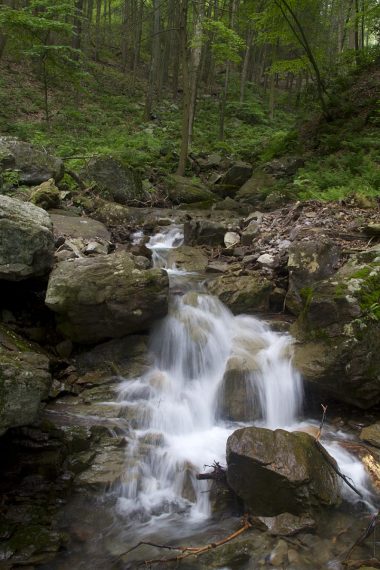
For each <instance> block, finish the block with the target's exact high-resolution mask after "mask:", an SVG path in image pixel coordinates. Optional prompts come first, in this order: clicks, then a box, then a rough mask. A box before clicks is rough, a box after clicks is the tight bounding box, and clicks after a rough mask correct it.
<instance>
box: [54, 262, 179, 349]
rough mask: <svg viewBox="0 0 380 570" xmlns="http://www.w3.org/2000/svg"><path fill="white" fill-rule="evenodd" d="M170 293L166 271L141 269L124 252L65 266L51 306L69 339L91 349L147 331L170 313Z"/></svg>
mask: <svg viewBox="0 0 380 570" xmlns="http://www.w3.org/2000/svg"><path fill="white" fill-rule="evenodd" d="M168 290H169V282H168V276H167V274H166V273H165V272H164V271H162V270H160V269H149V270H146V271H144V270H140V269H138V268H137V267H136V264H135V258H134V256H132V255H130V254H128V253H125V252H120V253H114V254H111V255H106V256H97V257H91V258H86V259H76V260H73V261H64V262H62V263H59V264H58V265H57V267H56V268H55V269H54V270H53V272H52V273H51V275H50V279H49V284H48V289H47V293H46V299H45V302H46V305H47V306H48V307H49V308H50V309H51V310H52V311H54V312H55V313H57V324H58V328H59V330H60V331H61V332H62V333H63V334H64V335H65V336H66V337H67V338H70V339H71V340H73V341H74V342H78V343H83V344H91V343H97V342H100V341H102V340H106V339H108V338H118V337H122V336H125V335H127V334H130V333H133V332H136V331H145V330H147V329H148V328H149V327H150V326H151V325H152V323H153V321H154V320H155V319H158V318H161V317H163V316H165V314H166V313H167V308H168Z"/></svg>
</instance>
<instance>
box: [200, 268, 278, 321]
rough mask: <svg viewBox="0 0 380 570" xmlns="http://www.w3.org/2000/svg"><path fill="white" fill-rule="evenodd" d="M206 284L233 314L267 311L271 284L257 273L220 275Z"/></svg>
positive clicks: (271, 288)
mask: <svg viewBox="0 0 380 570" xmlns="http://www.w3.org/2000/svg"><path fill="white" fill-rule="evenodd" d="M207 286H208V290H209V291H210V293H211V294H212V295H216V296H217V297H219V299H220V300H221V301H222V302H223V303H224V304H225V305H227V307H228V308H229V309H231V311H232V312H233V313H234V314H241V313H248V314H252V313H256V312H268V311H269V299H270V295H271V293H272V290H273V284H272V283H271V282H270V281H269V280H268V279H266V278H265V277H262V276H261V275H260V274H259V273H252V274H250V275H243V276H236V275H222V276H221V277H217V278H216V279H214V280H212V281H210V282H209V283H208V285H207Z"/></svg>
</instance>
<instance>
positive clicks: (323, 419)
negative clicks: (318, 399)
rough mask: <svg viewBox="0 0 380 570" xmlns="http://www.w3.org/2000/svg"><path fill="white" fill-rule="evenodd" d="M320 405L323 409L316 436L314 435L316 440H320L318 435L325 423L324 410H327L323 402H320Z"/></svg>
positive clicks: (320, 433)
mask: <svg viewBox="0 0 380 570" xmlns="http://www.w3.org/2000/svg"><path fill="white" fill-rule="evenodd" d="M321 407H322V410H323V414H322V419H321V425H320V426H319V430H318V433H317V437H316V440H317V441H319V440H320V437H321V435H322V430H323V426H324V425H325V420H326V412H327V406H324V405H323V404H321Z"/></svg>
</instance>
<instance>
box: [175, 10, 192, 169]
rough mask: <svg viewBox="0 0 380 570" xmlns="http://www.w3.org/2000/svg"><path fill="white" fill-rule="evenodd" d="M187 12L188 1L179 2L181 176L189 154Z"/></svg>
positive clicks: (179, 164)
mask: <svg viewBox="0 0 380 570" xmlns="http://www.w3.org/2000/svg"><path fill="white" fill-rule="evenodd" d="M187 12H188V0H181V5H180V19H181V24H180V46H181V54H182V80H183V111H182V136H181V151H180V155H179V162H178V168H177V174H178V175H179V176H183V175H184V174H185V170H186V164H187V157H188V152H189V120H190V81H189V67H188V66H189V61H188V50H187Z"/></svg>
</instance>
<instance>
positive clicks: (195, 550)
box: [118, 515, 252, 566]
mask: <svg viewBox="0 0 380 570" xmlns="http://www.w3.org/2000/svg"><path fill="white" fill-rule="evenodd" d="M242 522H243V526H242V527H241V528H239V529H238V530H237V531H235V532H233V533H232V534H230V535H229V536H227V537H226V538H223V539H222V540H219V541H218V542H212V543H210V544H206V545H205V546H169V545H166V544H155V543H153V542H146V541H142V542H139V543H138V544H136V545H135V546H133V547H132V548H130V549H129V550H127V551H126V552H124V553H123V554H120V556H119V557H118V558H119V559H120V558H122V557H123V556H126V555H127V554H129V553H130V552H132V551H133V550H136V548H138V547H139V546H142V545H148V546H154V547H155V548H162V549H167V550H177V551H179V552H180V554H178V555H177V556H173V557H170V558H153V559H152V560H144V561H142V562H140V563H138V566H145V565H150V564H160V563H163V564H166V563H170V562H179V561H180V560H184V559H185V558H188V557H189V556H200V555H202V554H205V553H206V552H208V551H209V550H213V549H214V548H218V547H219V546H223V545H224V544H226V543H227V542H230V541H231V540H234V539H235V538H237V537H238V536H240V535H241V534H243V532H245V531H246V530H248V529H250V528H251V527H252V524H251V523H250V521H249V519H248V516H247V515H246V516H244V518H243V521H242Z"/></svg>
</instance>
